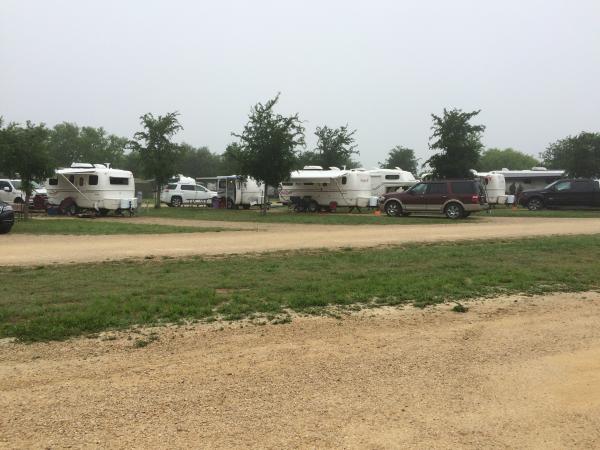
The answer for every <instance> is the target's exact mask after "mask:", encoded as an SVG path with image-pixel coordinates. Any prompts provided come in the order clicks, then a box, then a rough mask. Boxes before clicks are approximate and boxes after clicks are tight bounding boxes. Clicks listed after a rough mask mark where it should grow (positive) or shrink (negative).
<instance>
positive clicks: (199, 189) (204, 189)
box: [196, 184, 206, 192]
mask: <svg viewBox="0 0 600 450" xmlns="http://www.w3.org/2000/svg"><path fill="white" fill-rule="evenodd" d="M196 191H199V192H206V188H205V187H204V186H201V185H199V184H197V185H196Z"/></svg>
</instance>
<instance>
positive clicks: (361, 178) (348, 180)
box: [279, 166, 376, 212]
mask: <svg viewBox="0 0 600 450" xmlns="http://www.w3.org/2000/svg"><path fill="white" fill-rule="evenodd" d="M279 197H280V199H281V200H282V201H284V202H288V203H291V204H294V205H295V206H296V209H297V210H308V211H311V212H314V211H318V210H319V209H321V208H327V209H329V210H335V208H336V207H338V206H350V207H352V206H358V207H366V206H369V205H370V201H371V198H372V197H374V196H373V195H371V176H370V175H369V173H368V172H367V171H366V170H363V169H349V170H346V169H344V170H341V169H338V168H337V167H330V168H329V170H323V168H322V167H320V166H306V167H304V169H303V170H297V171H294V172H292V173H291V174H290V179H289V181H287V182H284V183H282V184H281V191H280V194H279ZM375 199H376V197H375ZM373 206H374V205H373Z"/></svg>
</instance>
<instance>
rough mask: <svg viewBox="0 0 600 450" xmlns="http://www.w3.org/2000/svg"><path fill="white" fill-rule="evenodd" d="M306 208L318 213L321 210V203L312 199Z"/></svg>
mask: <svg viewBox="0 0 600 450" xmlns="http://www.w3.org/2000/svg"><path fill="white" fill-rule="evenodd" d="M306 210H307V211H308V212H311V213H316V212H317V211H318V210H319V204H318V203H317V202H316V201H315V200H311V201H310V202H308V207H307V208H306Z"/></svg>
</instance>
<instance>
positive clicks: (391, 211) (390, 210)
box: [385, 201, 402, 217]
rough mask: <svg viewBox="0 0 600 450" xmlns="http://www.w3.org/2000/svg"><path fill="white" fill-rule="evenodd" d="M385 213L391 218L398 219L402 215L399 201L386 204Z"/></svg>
mask: <svg viewBox="0 0 600 450" xmlns="http://www.w3.org/2000/svg"><path fill="white" fill-rule="evenodd" d="M385 213H386V214H387V215H388V216H390V217H397V216H399V215H400V214H402V206H400V203H398V202H397V201H391V202H387V203H386V204H385Z"/></svg>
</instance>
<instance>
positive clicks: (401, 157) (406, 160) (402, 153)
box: [379, 145, 418, 175]
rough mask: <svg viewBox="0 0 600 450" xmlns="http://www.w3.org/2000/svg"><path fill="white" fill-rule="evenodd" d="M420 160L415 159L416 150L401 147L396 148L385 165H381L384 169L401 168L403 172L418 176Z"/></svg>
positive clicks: (391, 151) (390, 152)
mask: <svg viewBox="0 0 600 450" xmlns="http://www.w3.org/2000/svg"><path fill="white" fill-rule="evenodd" d="M417 164H418V159H417V158H415V152H414V150H412V149H410V148H406V147H402V146H401V145H397V146H395V147H394V148H393V149H391V150H390V151H389V153H388V157H387V159H386V160H385V161H384V162H383V163H379V167H381V168H382V169H395V168H396V167H400V168H401V169H402V170H406V171H408V172H411V173H412V174H415V175H416V174H417Z"/></svg>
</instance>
